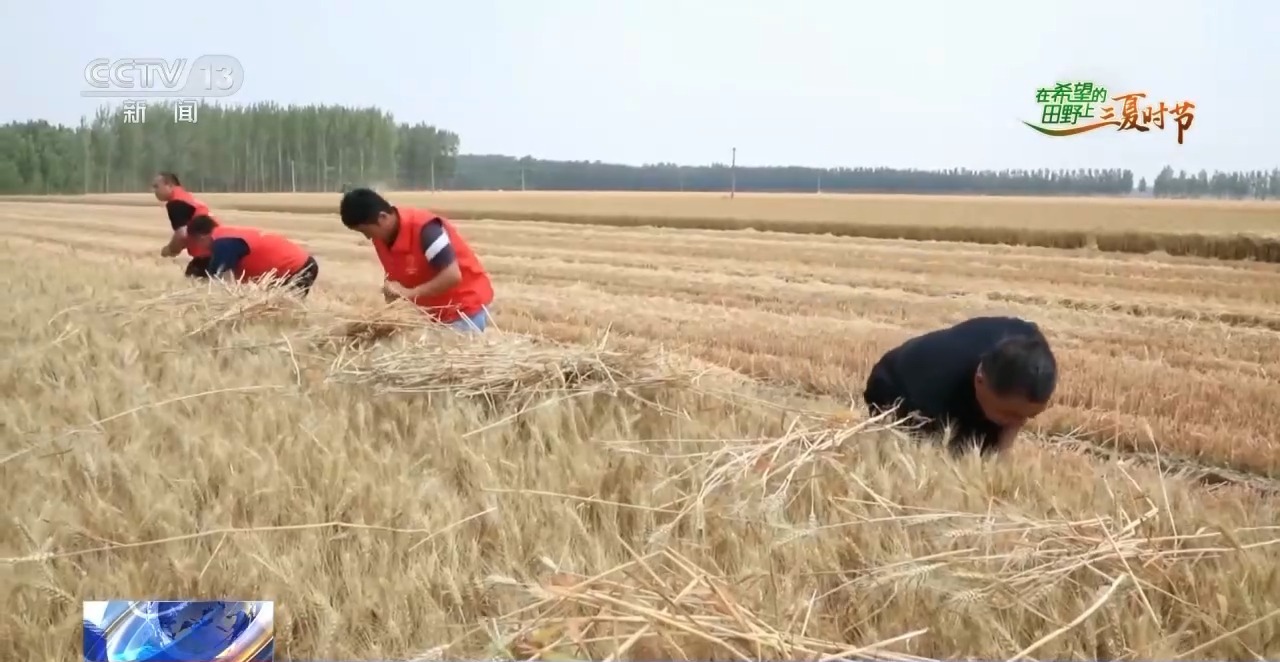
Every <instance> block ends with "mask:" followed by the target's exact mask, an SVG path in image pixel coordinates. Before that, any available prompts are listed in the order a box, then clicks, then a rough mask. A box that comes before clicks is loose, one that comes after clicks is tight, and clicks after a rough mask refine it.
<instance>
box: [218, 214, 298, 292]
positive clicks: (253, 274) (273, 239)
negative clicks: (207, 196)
mask: <svg viewBox="0 0 1280 662" xmlns="http://www.w3.org/2000/svg"><path fill="white" fill-rule="evenodd" d="M212 236H213V240H214V241H217V240H219V239H241V240H243V241H244V243H246V244H248V245H249V254H248V255H246V256H244V258H243V259H242V260H240V264H239V265H237V266H236V268H235V271H233V272H232V273H234V274H235V277H236V278H237V279H245V280H256V279H259V278H262V277H263V276H266V275H268V274H271V273H272V272H274V273H275V275H276V276H278V277H285V276H292V275H293V274H296V273H298V272H299V271H301V270H302V267H303V266H305V265H306V263H307V259H308V258H310V257H311V255H310V254H309V253H307V251H306V249H304V248H303V247H301V246H299V245H297V244H295V243H293V242H292V241H289V240H288V239H285V238H284V237H282V236H280V235H278V234H271V233H269V232H263V231H262V230H258V229H256V228H242V227H236V226H232V225H219V226H218V227H216V228H214V229H213V235H212Z"/></svg>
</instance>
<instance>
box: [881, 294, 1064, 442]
mask: <svg viewBox="0 0 1280 662" xmlns="http://www.w3.org/2000/svg"><path fill="white" fill-rule="evenodd" d="M1057 381H1058V367H1057V361H1056V360H1055V359H1054V357H1053V351H1052V350H1050V348H1049V341H1048V340H1047V339H1045V337H1044V334H1042V333H1041V332H1040V328H1039V327H1038V326H1036V325H1035V324H1034V323H1032V322H1027V321H1025V320H1020V319H1017V318H1013V317H976V318H973V319H970V320H967V321H964V322H961V323H959V324H956V325H955V326H952V327H950V328H946V329H941V330H938V331H933V332H930V333H926V334H924V335H922V336H917V337H915V338H912V339H910V340H908V341H906V342H905V343H903V344H901V345H899V346H898V347H896V348H894V349H892V350H889V352H888V353H886V354H885V355H884V356H883V357H882V358H881V359H880V361H879V362H878V363H876V365H875V367H874V368H872V370H871V376H870V377H869V378H868V379H867V390H866V392H865V393H864V394H863V399H864V400H865V401H866V403H867V407H868V409H870V410H871V414H872V415H873V416H874V415H876V414H878V413H881V412H883V411H887V410H889V409H892V408H893V407H894V406H895V404H896V405H898V407H899V409H898V413H899V414H901V415H903V416H906V415H908V414H915V415H917V416H920V417H922V418H924V419H927V421H928V422H927V423H926V425H925V427H924V431H926V432H931V433H937V432H941V431H942V429H943V427H944V425H945V424H946V423H948V422H950V424H951V429H952V431H953V433H954V437H953V441H952V442H951V448H952V450H955V451H963V450H966V449H969V448H973V447H977V448H979V449H980V450H981V451H982V453H983V454H984V455H985V454H988V453H992V452H1000V451H1004V450H1005V449H1007V448H1009V446H1010V445H1011V444H1012V443H1013V441H1014V439H1016V438H1017V436H1018V431H1019V430H1021V429H1022V426H1023V425H1024V424H1026V422H1027V421H1028V420H1030V419H1032V418H1035V417H1036V416H1039V415H1040V413H1041V412H1043V411H1044V410H1045V409H1046V408H1047V407H1048V405H1049V399H1050V397H1051V396H1052V395H1053V391H1054V388H1055V386H1056V385H1057Z"/></svg>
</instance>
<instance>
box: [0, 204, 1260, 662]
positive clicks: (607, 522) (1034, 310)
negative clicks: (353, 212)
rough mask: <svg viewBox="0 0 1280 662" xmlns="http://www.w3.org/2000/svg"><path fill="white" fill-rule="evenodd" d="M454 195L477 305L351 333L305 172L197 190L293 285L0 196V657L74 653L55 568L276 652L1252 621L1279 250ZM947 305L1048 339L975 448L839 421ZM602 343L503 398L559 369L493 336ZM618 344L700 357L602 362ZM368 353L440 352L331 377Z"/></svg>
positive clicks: (65, 583) (351, 271) (1249, 646)
mask: <svg viewBox="0 0 1280 662" xmlns="http://www.w3.org/2000/svg"><path fill="white" fill-rule="evenodd" d="M490 195H491V196H492V197H491V200H496V199H500V200H504V202H503V203H502V204H503V205H509V206H510V210H511V214H510V215H511V218H483V216H486V215H487V214H478V216H480V217H477V218H467V219H464V220H461V221H460V222H459V226H460V227H461V228H462V230H463V231H464V232H465V233H466V235H467V236H468V238H469V239H470V240H471V242H472V244H473V245H474V246H475V248H476V249H477V251H478V252H479V254H480V256H481V259H482V260H483V262H484V264H485V265H486V267H487V268H488V269H489V271H490V272H491V274H492V276H493V279H494V283H495V288H496V290H497V300H496V302H495V305H494V308H493V313H494V318H493V321H494V323H495V324H496V326H497V329H496V331H495V332H494V333H489V334H486V335H485V338H484V339H483V340H478V341H476V344H475V345H464V347H469V348H470V349H465V350H458V349H457V348H456V347H452V346H451V345H449V342H452V341H449V342H446V341H443V340H441V341H438V344H437V342H435V341H432V340H431V339H430V337H428V338H427V342H420V343H417V344H412V343H409V344H405V345H401V344H397V343H398V342H400V340H403V338H400V339H397V338H391V339H388V340H386V341H384V342H382V343H380V344H379V345H377V346H375V347H374V349H372V350H368V351H370V352H373V353H372V354H364V353H362V352H363V351H364V350H353V349H349V348H348V347H346V346H344V347H341V348H335V347H333V346H331V345H327V344H325V343H323V342H320V341H319V340H318V339H319V338H322V336H317V335H316V334H315V331H316V330H317V329H329V328H334V324H335V322H338V321H341V322H343V325H344V326H343V328H347V327H346V326H345V325H347V324H348V323H349V322H350V319H352V318H354V317H358V314H357V313H358V311H368V310H378V309H381V307H382V306H381V296H380V293H379V282H380V280H381V271H380V269H379V266H378V264H377V260H376V258H375V256H374V253H373V250H372V247H371V246H370V245H369V244H368V243H367V242H365V241H363V240H362V239H361V238H360V237H359V236H358V235H356V234H355V233H352V232H350V231H348V230H346V229H345V228H344V227H343V226H342V225H341V223H340V222H339V221H338V219H337V218H336V215H335V214H333V213H332V210H331V209H329V210H327V211H328V213H318V212H324V211H326V210H325V209H322V208H321V203H323V204H325V205H335V206H336V196H324V198H323V199H321V198H314V200H315V202H314V204H315V205H316V207H315V208H314V209H310V208H303V207H299V206H298V205H299V203H298V202H296V199H295V198H294V197H293V196H280V197H270V196H238V197H227V198H222V197H219V196H207V197H206V196H202V197H205V199H206V200H208V201H209V202H211V203H212V204H213V205H214V206H215V209H216V212H217V214H218V216H219V217H220V219H221V220H223V221H224V222H227V223H233V224H244V225H252V226H257V227H262V228H265V229H270V230H273V231H277V232H280V233H283V234H285V235H287V236H289V237H291V238H293V239H295V240H297V241H299V242H300V243H303V244H305V245H306V246H307V247H308V248H309V249H310V250H311V251H312V252H313V253H314V254H315V255H316V257H317V259H318V260H319V262H320V276H319V282H318V284H317V288H316V290H315V292H314V294H313V296H312V297H311V298H310V299H309V300H308V302H307V304H306V305H305V306H297V307H289V306H284V305H282V304H279V303H271V304H270V305H267V304H268V303H269V301H268V300H267V299H264V298H262V295H261V294H260V293H255V292H253V291H252V290H250V291H247V292H244V291H241V292H230V293H228V292H221V291H218V290H209V289H206V288H203V287H199V286H197V287H195V288H191V286H190V285H189V284H188V283H186V282H185V280H184V279H183V278H182V276H181V271H182V267H183V266H184V264H185V259H186V258H185V257H184V258H182V259H175V260H170V259H162V258H160V257H159V256H158V253H159V248H160V246H161V245H162V244H163V243H164V241H165V240H166V238H167V234H168V225H167V223H166V222H165V220H164V216H163V213H162V211H161V210H160V209H159V208H158V205H156V203H155V202H154V200H151V201H149V202H148V198H146V197H144V196H134V197H132V198H128V199H119V198H114V197H113V198H110V199H109V200H110V202H111V203H112V204H105V203H104V199H94V200H77V201H74V202H71V201H68V200H62V201H56V200H48V201H40V202H33V201H27V200H22V201H18V200H12V199H5V200H0V230H2V231H3V235H0V237H2V238H0V242H2V243H3V244H4V247H5V249H6V250H5V252H4V253H3V255H0V273H3V274H4V277H5V281H6V283H7V284H8V294H9V296H10V305H8V306H7V313H8V316H7V321H8V322H9V323H8V324H6V325H5V328H4V329H3V330H0V343H2V344H3V345H4V347H5V351H4V352H3V358H2V359H0V361H3V362H4V365H5V370H4V371H3V374H0V395H2V396H3V397H4V400H5V405H4V406H3V407H2V408H0V481H2V482H3V485H4V486H3V487H0V493H3V497H4V499H5V503H6V507H7V510H8V512H9V513H10V515H9V516H8V517H7V518H6V524H5V525H4V528H0V567H4V568H5V570H6V571H5V572H4V573H2V574H0V592H3V593H4V594H5V595H9V596H12V603H13V608H12V609H10V610H8V611H7V612H6V614H5V615H4V616H3V617H0V658H3V659H15V660H16V659H69V658H71V657H74V656H75V655H78V654H80V653H79V641H78V640H77V639H76V638H77V637H78V636H79V619H80V614H79V608H80V605H79V602H78V601H79V600H80V599H101V598H106V597H116V596H121V595H183V596H190V597H196V598H215V597H221V596H226V595H230V594H236V595H243V594H244V593H245V591H246V587H252V590H253V591H254V593H253V595H252V596H251V597H262V598H265V599H272V600H274V601H275V602H276V610H277V616H276V619H277V620H276V636H277V649H276V652H277V654H278V655H281V656H284V657H286V658H288V659H374V658H377V659H420V660H432V659H481V658H496V657H499V656H501V657H511V658H517V659H528V658H531V657H532V656H533V655H534V654H535V652H537V651H542V659H604V658H606V657H610V656H612V657H614V659H619V660H627V659H650V660H652V659H729V658H737V659H800V658H806V659H816V658H818V657H821V656H823V655H828V656H836V657H846V656H850V655H851V653H850V651H859V653H858V655H862V656H866V657H868V658H870V659H879V660H886V661H888V660H892V661H894V662H908V661H910V662H919V661H920V660H924V659H955V658H970V659H1008V658H1017V659H1028V660H1034V659H1174V658H1175V657H1184V658H1188V659H1195V658H1201V659H1210V658H1212V659H1274V658H1275V657H1276V656H1277V655H1280V570H1278V568H1280V538H1278V536H1277V534H1278V533H1280V511H1278V509H1277V503H1278V502H1277V497H1276V495H1275V494H1274V493H1272V490H1273V489H1274V486H1275V484H1276V482H1277V479H1280V459H1278V458H1280V437H1278V435H1277V434H1276V433H1275V430H1276V429H1277V424H1280V408H1277V407H1276V403H1277V402H1280V382H1278V381H1277V378H1276V376H1277V374H1280V265H1278V264H1272V263H1267V262H1263V261H1230V260H1223V259H1208V258H1194V257H1185V256H1184V257H1174V256H1170V255H1167V254H1161V253H1153V254H1140V253H1125V252H1108V251H1103V250H1098V249H1064V248H1052V247H1035V246H1008V245H999V244H995V243H993V244H990V245H983V244H978V243H960V242H945V241H911V240H904V239H885V238H869V237H858V236H849V235H847V234H846V235H819V234H806V233H804V232H769V231H758V230H725V229H705V228H704V229H698V228H692V227H661V224H662V222H661V219H658V220H657V221H654V220H652V219H653V217H649V216H644V215H645V214H649V213H651V212H650V207H649V206H648V204H640V203H637V204H638V205H639V206H637V207H636V208H635V211H632V212H627V213H632V214H635V215H636V218H648V219H650V221H649V223H648V225H653V226H655V227H645V226H644V225H645V224H641V223H634V224H627V223H620V224H609V223H600V224H591V223H586V222H585V221H581V222H580V221H569V222H566V221H565V220H563V219H561V218H557V219H552V220H548V218H546V217H539V218H534V219H528V218H526V219H520V218H518V216H519V215H520V213H519V210H520V209H521V207H519V203H518V202H510V201H505V200H506V198H503V197H502V196H496V195H493V194H490ZM464 197H467V196H459V198H458V199H461V198H464ZM532 197H536V196H529V198H530V199H531V198H532ZM589 197H590V196H584V200H586V199H587V198H589ZM600 197H606V198H607V197H611V196H600ZM613 197H616V196H613ZM642 197H644V196H637V197H636V199H637V200H639V199H640V198H642ZM406 199H409V200H410V201H411V202H412V203H413V204H422V202H419V201H418V199H417V198H413V197H412V196H398V197H397V198H395V200H396V201H398V202H402V203H403V202H405V201H406ZM664 199H665V198H664ZM744 199H746V198H744ZM246 200H247V201H248V202H245V201H246ZM308 200H310V198H308ZM424 202H425V200H424ZM736 202H738V201H735V204H736ZM953 203H954V204H971V203H970V202H965V201H961V202H958V203H956V202H954V201H953ZM308 204H312V203H310V202H308ZM484 204H490V205H491V204H494V203H492V202H491V201H490V202H485V203H484ZM566 204H567V203H566ZM580 204H590V201H589V200H588V201H585V202H581V203H580ZM608 204H609V205H616V204H618V202H617V200H611V201H610V202H608ZM699 204H701V203H699ZM705 204H708V205H715V204H718V203H717V202H716V201H714V200H713V199H709V201H708V202H706V203H705ZM767 204H782V203H781V202H778V203H774V202H768V203H767ZM884 204H885V205H887V206H886V207H885V209H886V210H890V209H891V208H892V205H891V204H890V202H889V201H888V199H886V202H884ZM904 204H906V205H908V207H909V206H910V205H911V204H914V202H912V201H907V202H904ZM993 204H1001V203H993ZM1047 204H1049V205H1052V204H1055V203H1052V202H1050V203H1047ZM1080 204H1081V205H1083V206H1087V205H1094V204H1096V205H1100V206H1102V207H1105V206H1106V205H1107V204H1109V203H1102V202H1098V203H1093V202H1087V203H1080ZM254 205H261V206H260V207H259V208H258V209H257V210H253V209H246V208H245V207H251V206H254ZM437 206H439V205H437ZM1229 207H1230V205H1223V206H1221V208H1222V209H1227V208H1229ZM1242 207H1248V205H1244V206H1242ZM1080 208H1083V207H1080ZM288 209H293V211H288ZM477 209H480V207H477ZM620 209H621V208H620ZM544 211H545V208H544ZM547 213H552V214H557V213H560V212H558V211H552V212H547ZM886 213H887V211H886ZM530 215H532V212H531V213H530ZM921 227H926V228H927V227H930V226H928V225H927V224H926V225H922V226H921ZM1011 227H1012V226H1011ZM1241 227H1243V226H1241ZM1255 230H1257V228H1255ZM1134 231H1135V232H1142V231H1143V230H1134ZM1224 236H1225V235H1224ZM982 314H1015V315H1019V316H1022V317H1026V318H1028V319H1032V320H1034V321H1036V322H1038V323H1039V324H1041V326H1042V327H1043V328H1044V329H1045V331H1046V333H1047V334H1048V335H1049V337H1050V340H1051V341H1052V342H1053V343H1054V345H1055V348H1056V351H1057V353H1058V356H1059V361H1060V364H1061V366H1062V378H1061V382H1060V387H1059V391H1058V395H1057V401H1056V406H1055V407H1054V408H1053V409H1051V410H1050V411H1049V412H1048V413H1046V415H1045V416H1044V417H1042V420H1037V422H1036V425H1037V427H1036V428H1035V429H1032V430H1028V431H1027V432H1026V433H1025V434H1024V436H1023V439H1022V440H1021V443H1020V444H1019V445H1018V446H1017V447H1016V448H1015V449H1014V452H1013V454H1012V457H1010V458H1008V461H1001V462H983V461H979V460H978V459H977V458H972V457H969V458H962V459H959V460H956V459H952V458H950V457H948V456H947V455H945V454H944V453H941V452H939V451H938V450H937V449H934V448H931V447H927V446H925V445H921V444H917V443H911V442H908V441H904V440H903V439H901V438H900V437H899V436H898V435H897V434H896V433H895V432H894V431H892V430H888V429H883V428H882V427H881V426H880V425H879V424H877V423H875V422H868V421H866V420H865V417H864V415H863V412H862V410H861V405H860V394H861V389H862V384H863V382H864V380H865V377H866V374H867V371H868V370H869V368H870V366H871V364H872V363H873V362H874V361H875V360H876V359H877V358H878V356H879V355H880V353H881V352H883V351H884V350H886V349H888V348H889V347H891V346H893V345H894V344H896V343H898V342H900V341H901V340H903V339H905V338H907V337H909V336H910V335H912V334H915V333H918V332H921V331H925V330H929V329H933V328H936V327H938V326H941V325H945V324H949V323H952V322H955V321H959V320H961V319H964V318H966V317H970V316H974V315H982ZM605 337H607V339H608V346H609V347H612V348H615V349H614V350H613V351H614V352H615V354H614V355H612V356H614V358H610V359H608V361H609V362H612V363H611V364H610V365H611V368H610V370H602V371H599V373H600V374H605V375H606V377H605V378H604V379H605V381H616V380H620V381H621V382H622V383H627V384H630V385H629V386H628V387H627V388H626V389H624V390H622V391H618V390H613V391H608V392H605V391H598V392H588V393H585V394H584V393H575V392H572V391H571V390H570V389H568V388H567V387H565V388H564V389H563V390H562V391H557V390H556V389H554V388H553V389H549V390H544V391H538V390H537V389H533V390H531V391H530V392H528V393H525V392H522V391H520V390H518V389H509V390H510V391H511V393H510V394H509V395H511V396H512V397H511V402H508V403H507V404H503V402H504V400H503V399H502V397H499V395H500V393H501V392H502V387H503V386H504V384H507V382H508V380H509V381H510V383H516V378H515V377H509V376H508V375H512V374H515V373H520V371H522V370H524V371H529V370H534V369H538V368H539V366H550V367H551V372H553V373H555V374H556V375H557V376H563V374H564V373H565V370H564V369H562V368H561V367H558V365H557V361H562V360H564V359H563V358H556V355H555V352H552V351H551V350H550V349H545V348H544V349H538V350H534V349H530V346H529V345H524V344H518V343H519V341H521V340H522V339H525V338H534V339H537V341H538V342H543V343H545V342H548V341H559V342H562V343H564V345H563V347H567V348H571V349H558V350H555V351H556V352H566V353H568V354H569V355H574V356H576V354H574V352H581V351H582V350H581V348H583V347H591V346H594V345H596V344H598V343H600V342H601V339H602V338H605ZM509 342H510V343H514V344H511V345H508V344H507V343H509ZM572 348H578V349H572ZM659 350H660V351H659ZM379 351H380V352H382V353H381V354H379V353H377V352H379ZM646 352H659V353H660V354H671V355H676V356H681V357H686V356H687V357H692V358H693V359H694V360H695V361H697V362H698V363H696V364H695V367H699V370H704V371H705V372H706V374H709V375H711V376H712V377H708V378H706V379H707V380H708V381H707V382H705V384H704V385H703V386H700V387H697V388H691V387H690V383H692V382H688V381H686V380H685V379H684V378H683V377H682V378H680V379H676V378H674V377H672V378H669V379H668V378H666V377H663V376H662V375H661V374H658V375H657V376H656V377H655V374H656V373H653V372H646V373H644V374H643V375H642V376H641V378H638V379H636V380H634V381H629V380H631V379H632V378H631V377H629V376H628V375H630V374H632V371H634V369H633V368H631V367H628V366H629V365H631V364H637V365H638V364H640V363H641V359H640V358H638V357H641V356H642V355H644V354H645V353H646ZM391 359H395V360H394V361H393V360H391ZM595 360H598V361H604V359H595ZM646 360H647V359H646ZM347 366H357V367H347ZM377 366H382V367H381V368H380V369H381V370H383V371H384V377H385V376H386V374H390V373H395V372H396V371H397V370H398V371H400V372H401V373H408V374H409V375H410V376H412V377H413V379H414V380H417V381H416V382H415V383H418V384H420V385H421V384H426V385H427V386H431V385H433V380H434V381H435V382H441V384H435V386H442V385H443V386H445V387H448V388H445V389H444V392H443V393H442V392H441V391H439V390H437V391H434V392H432V393H433V394H431V395H426V394H423V393H422V392H418V393H407V394H406V393H405V392H403V390H404V384H405V383H408V381H406V379H407V378H406V377H405V375H404V374H401V375H400V377H399V381H396V382H394V385H395V388H383V389H381V390H379V389H378V388H375V386H376V385H377V384H379V383H382V384H386V383H388V382H377V381H373V380H367V381H359V380H358V379H356V380H353V378H352V377H351V375H361V374H363V375H366V376H368V375H371V374H373V373H374V372H376V370H374V368H376V367H377ZM388 366H390V367H388ZM396 366H400V367H396ZM405 366H407V367H405ZM725 368H728V369H730V370H731V371H732V372H725V373H721V372H717V371H720V370H723V369H725ZM361 371H363V372H361ZM462 374H469V375H473V376H472V377H470V378H465V379H464V378H462V377H458V375H462ZM415 375H416V376H415ZM423 375H426V377H423ZM451 379H458V380H461V381H459V382H450V381H449V380H451ZM466 379H470V380H471V381H466ZM719 380H723V381H719ZM409 381H412V380H409ZM473 382H482V383H484V384H487V386H486V387H485V388H483V389H480V390H479V393H480V394H481V395H482V397H480V398H473V397H465V396H464V395H462V394H461V389H460V388H459V387H467V388H471V389H472V390H473V391H475V390H476V388H477V387H476V384H475V383H473ZM423 388H426V387H423ZM450 388H451V389H453V390H452V391H450V390H449V389H450ZM397 389H400V390H397ZM517 401H518V402H517ZM512 403H515V404H512ZM512 410H514V411H512ZM1117 454H1118V456H1117ZM1152 458H1154V461H1153V460H1152ZM1184 470H1185V474H1186V475H1178V474H1182V473H1184ZM1206 483H1212V484H1210V485H1206Z"/></svg>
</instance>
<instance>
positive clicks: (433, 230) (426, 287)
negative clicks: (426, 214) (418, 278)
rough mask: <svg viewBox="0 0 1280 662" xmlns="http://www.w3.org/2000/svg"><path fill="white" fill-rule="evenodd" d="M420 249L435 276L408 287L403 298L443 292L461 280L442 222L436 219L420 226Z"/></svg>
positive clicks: (456, 258)
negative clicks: (434, 271)
mask: <svg viewBox="0 0 1280 662" xmlns="http://www.w3.org/2000/svg"><path fill="white" fill-rule="evenodd" d="M421 239H422V249H423V252H424V253H426V255H427V262H428V263H430V264H431V268H432V269H435V270H436V275H435V278H432V279H431V280H429V281H427V282H425V283H423V284H421V285H419V286H417V287H414V288H410V289H409V290H407V291H406V292H405V294H404V296H405V298H408V299H416V298H417V297H431V296H436V295H438V294H443V293H445V292H448V291H449V290H451V289H453V288H455V287H457V286H458V283H461V282H462V270H461V269H459V268H458V257H457V255H456V254H454V252H453V246H452V245H450V243H449V233H448V232H446V231H445V229H444V224H443V223H441V222H440V221H438V220H434V221H431V222H430V223H427V224H426V225H424V226H422V237H421Z"/></svg>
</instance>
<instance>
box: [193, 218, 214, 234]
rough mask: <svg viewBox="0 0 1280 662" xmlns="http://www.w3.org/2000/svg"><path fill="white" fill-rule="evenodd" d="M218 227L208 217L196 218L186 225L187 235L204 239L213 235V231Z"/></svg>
mask: <svg viewBox="0 0 1280 662" xmlns="http://www.w3.org/2000/svg"><path fill="white" fill-rule="evenodd" d="M215 227H218V223H217V222H216V221H214V220H213V219H212V218H210V217H208V216H197V217H195V218H193V219H191V222H190V223H187V235H189V236H194V237H205V236H208V235H211V234H213V229H214V228H215Z"/></svg>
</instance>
